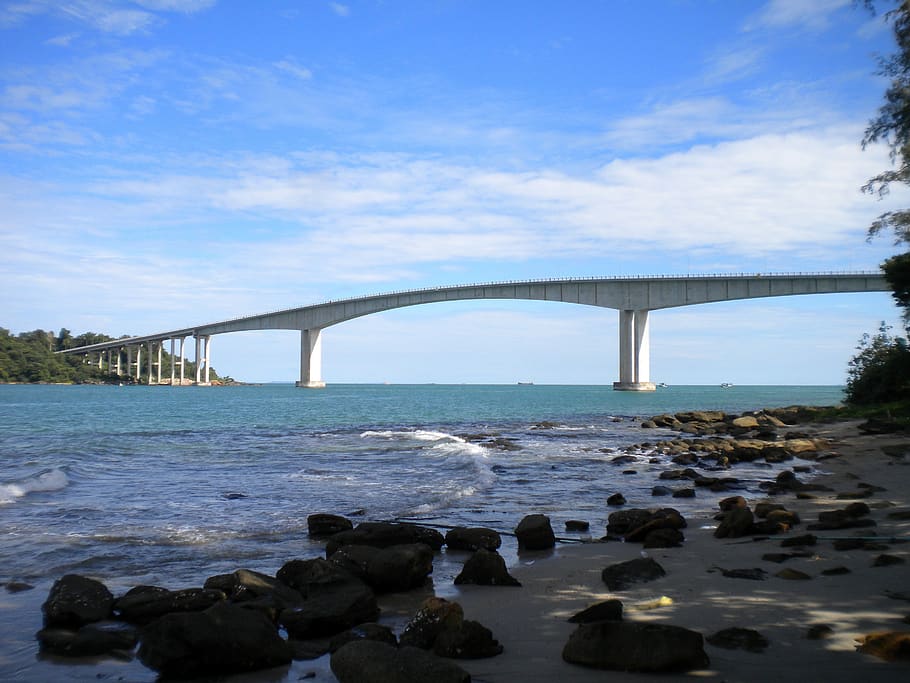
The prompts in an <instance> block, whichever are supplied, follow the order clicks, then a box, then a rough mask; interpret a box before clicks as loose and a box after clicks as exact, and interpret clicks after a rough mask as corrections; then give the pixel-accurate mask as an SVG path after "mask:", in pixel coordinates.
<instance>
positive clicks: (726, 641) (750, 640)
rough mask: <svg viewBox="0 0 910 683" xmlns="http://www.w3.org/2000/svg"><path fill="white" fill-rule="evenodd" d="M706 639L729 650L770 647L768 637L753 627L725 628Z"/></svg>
mask: <svg viewBox="0 0 910 683" xmlns="http://www.w3.org/2000/svg"><path fill="white" fill-rule="evenodd" d="M705 640H707V641H708V642H709V643H710V644H711V645H713V646H715V647H722V648H724V649H727V650H748V651H749V652H763V651H764V650H765V648H766V647H768V639H767V638H765V637H764V636H763V635H762V634H761V633H759V632H758V631H755V630H753V629H751V628H740V627H733V628H725V629H723V630H721V631H718V632H717V633H715V634H713V635H710V636H708V637H707V638H706V639H705Z"/></svg>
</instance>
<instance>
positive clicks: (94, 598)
mask: <svg viewBox="0 0 910 683" xmlns="http://www.w3.org/2000/svg"><path fill="white" fill-rule="evenodd" d="M113 606H114V596H113V595H112V594H111V592H110V591H109V590H108V589H107V586H105V585H104V584H103V583H101V582H100V581H96V580H95V579H90V578H88V577H86V576H80V575H78V574H67V575H66V576H64V577H62V578H60V579H57V581H55V582H54V585H53V586H52V587H51V590H50V592H49V593H48V596H47V600H45V602H44V604H43V605H41V612H42V613H43V614H44V625H45V627H48V628H51V627H61V628H79V627H80V626H84V625H85V624H89V623H92V622H94V621H102V620H103V619H107V618H108V617H109V616H111V610H112V609H113Z"/></svg>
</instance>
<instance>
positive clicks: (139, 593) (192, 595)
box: [114, 586, 225, 624]
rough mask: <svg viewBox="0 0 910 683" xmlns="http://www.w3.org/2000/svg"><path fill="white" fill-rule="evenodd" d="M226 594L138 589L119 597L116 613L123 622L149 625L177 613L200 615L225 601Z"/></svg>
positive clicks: (200, 589)
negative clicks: (162, 617) (166, 615)
mask: <svg viewBox="0 0 910 683" xmlns="http://www.w3.org/2000/svg"><path fill="white" fill-rule="evenodd" d="M224 599H225V594H224V593H223V592H222V591H220V590H215V589H211V588H185V589H183V590H176V591H170V590H167V589H166V588H159V587H157V586H137V587H136V588H134V589H132V590H130V591H129V592H127V593H126V594H125V595H123V597H121V598H118V599H117V601H116V602H115V603H114V610H115V611H116V612H117V614H118V615H119V616H120V618H121V619H123V620H124V621H128V622H130V623H133V624H147V623H149V622H150V621H153V620H155V619H157V618H159V617H161V616H164V615H165V614H171V613H174V612H201V611H203V610H206V609H208V608H210V607H212V606H213V605H215V604H216V603H219V602H222V601H223V600H224Z"/></svg>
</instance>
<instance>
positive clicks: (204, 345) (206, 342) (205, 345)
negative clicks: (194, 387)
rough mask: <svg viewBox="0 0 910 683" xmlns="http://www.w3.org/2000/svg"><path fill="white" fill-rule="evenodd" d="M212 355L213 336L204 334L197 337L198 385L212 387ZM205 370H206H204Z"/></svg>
mask: <svg viewBox="0 0 910 683" xmlns="http://www.w3.org/2000/svg"><path fill="white" fill-rule="evenodd" d="M211 355H212V335H210V334H203V335H197V337H196V384H198V385H200V386H204V387H207V386H211V384H212V375H211V367H212V366H211V364H210V363H209V360H210V358H211ZM203 368H204V369H203Z"/></svg>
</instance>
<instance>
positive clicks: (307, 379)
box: [297, 327, 325, 389]
mask: <svg viewBox="0 0 910 683" xmlns="http://www.w3.org/2000/svg"><path fill="white" fill-rule="evenodd" d="M297 386H298V387H303V388H305V389H323V388H325V382H323V381H322V328H319V327H311V328H310V329H308V330H300V381H299V382H297Z"/></svg>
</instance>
